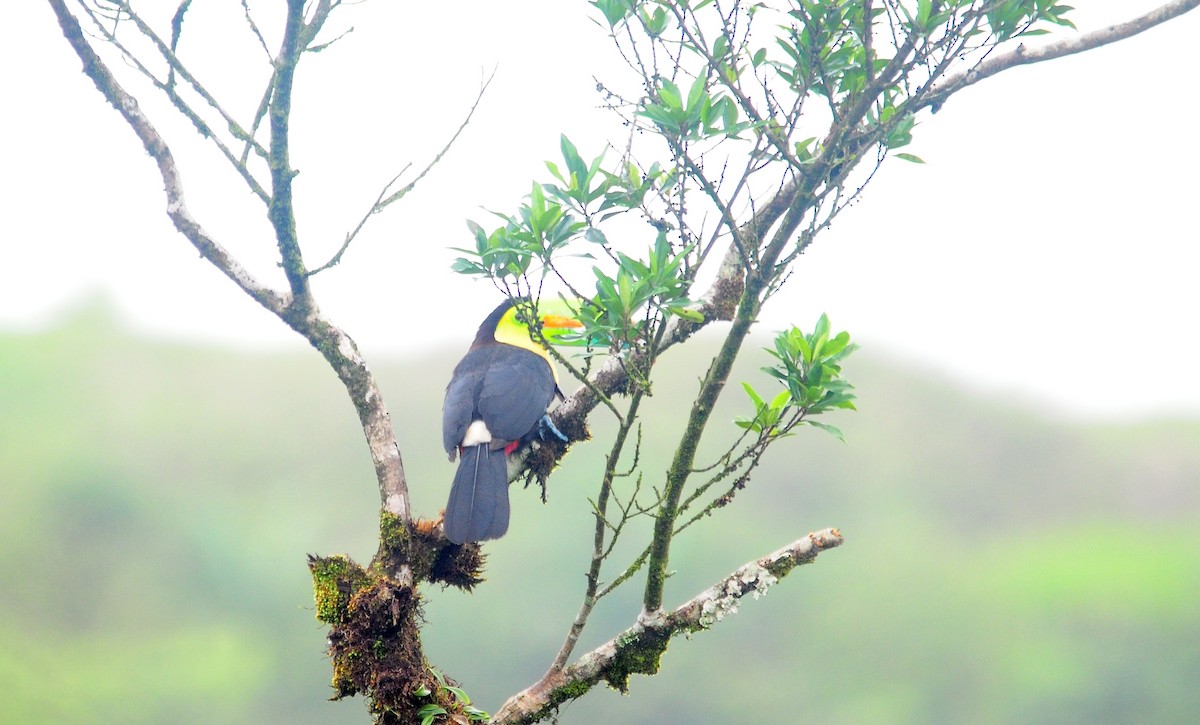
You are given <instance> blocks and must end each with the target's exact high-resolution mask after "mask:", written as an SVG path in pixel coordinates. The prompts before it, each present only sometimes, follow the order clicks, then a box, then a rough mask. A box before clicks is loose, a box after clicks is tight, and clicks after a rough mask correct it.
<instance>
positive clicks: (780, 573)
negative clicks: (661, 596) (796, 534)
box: [492, 529, 842, 725]
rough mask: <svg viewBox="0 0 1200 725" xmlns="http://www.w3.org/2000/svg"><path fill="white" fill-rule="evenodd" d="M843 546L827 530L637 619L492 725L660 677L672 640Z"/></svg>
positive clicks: (515, 700) (527, 693)
mask: <svg viewBox="0 0 1200 725" xmlns="http://www.w3.org/2000/svg"><path fill="white" fill-rule="evenodd" d="M841 543H842V535H841V533H840V532H839V531H838V530H837V529H825V530H823V531H817V532H814V533H811V534H809V535H808V536H805V537H804V538H802V539H798V540H796V541H794V542H792V543H791V544H788V545H787V546H785V547H783V548H782V549H779V550H778V551H775V552H773V553H771V554H768V555H767V556H764V557H762V558H761V559H756V560H754V561H751V562H748V563H746V564H743V565H742V566H741V567H739V568H738V569H737V570H736V571H734V572H733V573H731V574H729V575H728V576H726V577H725V578H723V579H721V581H719V582H717V583H716V584H714V585H713V586H711V587H709V588H708V589H706V590H704V591H703V592H700V593H699V594H697V595H696V596H695V597H692V598H691V599H690V600H688V601H687V602H685V603H684V604H683V605H681V606H679V607H677V608H675V609H674V610H672V611H670V612H667V613H659V615H658V616H657V617H645V616H643V617H640V618H639V621H638V622H637V623H636V624H635V625H633V626H632V627H630V628H629V629H627V630H625V631H624V632H622V633H621V634H619V635H617V636H616V637H614V638H612V639H611V640H609V641H608V642H605V643H604V644H602V645H600V646H599V647H597V648H596V649H594V650H592V651H591V652H588V653H587V654H585V655H583V656H582V657H580V658H579V659H578V660H576V661H575V662H574V663H572V664H571V665H570V666H568V667H566V668H565V669H562V670H559V671H552V672H550V673H547V675H546V677H544V678H542V680H541V681H539V682H538V683H537V684H535V685H533V686H532V687H530V688H529V689H527V690H524V691H523V692H521V693H519V694H517V695H515V696H513V697H512V698H510V699H509V700H508V702H506V703H504V706H503V707H501V708H500V710H499V711H498V712H497V713H496V715H495V716H494V718H493V719H492V722H493V723H495V724H496V725H500V724H501V723H503V724H505V725H509V724H515V723H532V722H537V721H539V720H542V719H545V717H546V716H547V715H549V714H550V713H551V712H553V711H554V710H555V709H556V708H558V707H559V706H560V705H562V704H563V703H565V702H567V701H569V700H574V699H576V698H578V697H581V696H582V695H583V694H584V693H586V692H587V691H588V690H590V689H591V688H592V687H593V686H595V685H596V684H598V683H600V682H606V683H607V684H608V685H609V686H610V687H613V688H614V689H617V690H620V691H622V692H624V691H626V690H627V689H628V687H629V676H630V675H632V674H636V673H641V674H654V673H655V672H657V671H658V666H659V660H660V658H661V657H662V654H663V652H665V651H666V649H667V645H668V643H669V642H670V641H671V639H672V638H674V637H676V636H678V635H680V634H690V633H694V632H699V631H703V630H705V629H709V628H710V627H712V626H714V625H716V624H717V623H718V622H720V621H721V620H722V619H724V618H725V617H727V616H730V615H732V614H734V613H736V612H737V610H738V604H739V602H740V601H741V600H742V599H743V598H745V597H746V596H747V595H749V596H751V597H753V598H755V599H757V598H758V597H761V596H763V595H764V594H766V593H767V590H768V589H770V588H771V587H772V586H773V585H774V584H776V583H777V582H778V581H779V580H780V579H782V578H783V577H785V576H787V574H788V573H790V572H791V571H792V570H793V569H795V568H796V567H797V566H800V565H802V564H808V563H811V562H812V561H814V560H815V559H816V558H817V555H819V554H820V553H821V552H822V551H825V550H827V549H832V548H834V547H836V546H839V545H841Z"/></svg>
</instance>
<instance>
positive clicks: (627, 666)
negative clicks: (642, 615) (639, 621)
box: [604, 627, 671, 693]
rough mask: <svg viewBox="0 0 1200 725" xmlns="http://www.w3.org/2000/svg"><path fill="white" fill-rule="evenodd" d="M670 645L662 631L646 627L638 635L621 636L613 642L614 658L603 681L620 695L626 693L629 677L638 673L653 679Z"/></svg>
mask: <svg viewBox="0 0 1200 725" xmlns="http://www.w3.org/2000/svg"><path fill="white" fill-rule="evenodd" d="M670 641H671V630H670V628H666V627H647V628H645V629H643V630H641V631H640V632H637V633H630V634H625V635H623V636H621V637H620V638H618V639H617V656H616V657H615V658H614V659H613V661H612V664H610V665H609V666H608V667H607V668H605V674H604V679H605V681H606V682H608V685H609V687H611V688H613V689H614V690H617V691H619V692H621V693H628V692H629V676H630V675H632V674H634V673H638V674H643V675H653V674H655V673H657V672H658V665H659V661H660V660H661V659H662V655H663V653H664V652H666V651H667V643H668V642H670Z"/></svg>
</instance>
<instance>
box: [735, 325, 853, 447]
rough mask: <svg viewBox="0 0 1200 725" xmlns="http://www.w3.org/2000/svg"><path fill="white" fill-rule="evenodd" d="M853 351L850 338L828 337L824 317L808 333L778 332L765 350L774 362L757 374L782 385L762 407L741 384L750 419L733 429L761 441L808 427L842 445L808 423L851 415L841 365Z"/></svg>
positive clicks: (831, 430) (829, 428)
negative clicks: (750, 406)
mask: <svg viewBox="0 0 1200 725" xmlns="http://www.w3.org/2000/svg"><path fill="white" fill-rule="evenodd" d="M856 349H858V346H857V345H855V344H853V343H851V342H850V333H848V332H839V333H837V334H836V335H832V336H831V335H830V328H829V318H828V317H827V316H825V315H821V317H820V319H818V320H817V324H816V326H815V327H814V328H813V331H812V332H810V333H805V332H803V331H801V330H800V329H799V328H797V327H794V326H793V327H792V328H790V329H788V330H784V331H783V332H780V333H779V334H778V335H777V336H776V337H775V343H774V346H773V347H770V348H766V350H767V352H768V353H770V354H771V356H772V357H774V358H775V360H776V363H775V364H774V365H771V366H769V367H764V368H762V370H763V372H765V373H766V374H768V375H770V376H771V377H773V378H775V379H776V380H778V381H779V382H780V383H782V384H783V386H784V389H783V390H781V391H779V392H778V393H777V394H776V395H775V396H774V397H773V398H771V400H770V401H769V402H768V401H766V400H764V398H763V397H762V396H761V395H760V394H759V393H758V391H756V390H755V389H754V387H753V386H751V385H750V384H749V383H745V382H744V383H742V387H743V388H744V389H745V391H746V394H747V395H748V396H749V397H750V400H751V402H752V403H753V404H754V415H753V416H751V417H742V418H738V419H737V420H736V424H737V425H738V427H740V428H743V429H745V430H749V431H753V432H755V433H759V434H762V435H767V436H772V437H775V436H786V435H791V429H792V428H793V427H795V426H796V425H811V426H814V427H817V428H820V429H821V430H824V431H827V432H829V433H831V434H833V435H835V436H837V437H838V438H839V439H842V440H845V438H844V437H843V436H842V432H841V431H840V430H838V429H837V428H835V427H834V426H831V425H828V424H826V423H821V422H818V421H815V420H812V418H813V416H817V415H820V414H822V413H826V412H829V411H831V410H854V409H855V407H854V393H852V392H851V391H852V390H853V389H854V386H853V385H851V384H850V383H849V382H848V381H846V380H845V379H844V378H843V377H842V361H843V360H844V359H845V358H846V357H848V356H849V355H850V354H851V353H852V352H854V351H855V350H856Z"/></svg>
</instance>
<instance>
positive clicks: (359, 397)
mask: <svg viewBox="0 0 1200 725" xmlns="http://www.w3.org/2000/svg"><path fill="white" fill-rule="evenodd" d="M294 1H295V0H294ZM48 2H49V3H50V6H51V8H53V10H54V13H55V15H56V16H57V17H58V22H59V26H60V27H61V29H62V31H63V35H64V36H65V37H66V39H67V42H68V43H70V45H71V47H72V49H73V50H74V51H75V53H76V55H77V56H79V59H80V60H81V61H82V63H83V71H84V73H85V74H86V75H87V76H88V77H89V78H91V80H92V82H93V83H94V84H95V85H96V88H97V89H98V90H99V91H100V93H101V94H102V95H103V96H104V97H105V99H107V100H108V102H109V103H110V104H112V106H113V107H114V108H116V109H117V111H118V112H119V113H120V114H121V116H122V117H123V118H124V119H125V120H126V122H127V123H128V124H129V126H130V128H131V129H132V130H133V132H134V133H135V134H137V137H138V138H139V139H140V140H141V142H142V145H143V146H144V147H145V149H146V151H147V153H149V154H150V156H151V158H153V159H154V161H155V162H156V163H157V164H158V169H159V173H160V174H161V176H162V179H163V188H164V191H165V193H166V195H167V215H168V216H169V217H170V218H171V221H172V222H173V223H174V225H175V228H176V229H178V230H179V232H180V233H181V234H183V236H184V237H185V238H187V240H188V241H189V242H191V243H192V245H193V246H194V247H196V249H197V250H198V251H199V252H200V255H201V256H202V257H203V258H204V259H206V260H208V261H209V262H210V263H212V264H213V266H215V267H216V268H217V269H219V270H220V271H221V272H222V273H223V274H224V275H225V276H226V277H229V279H231V280H232V281H233V282H234V284H236V285H237V286H238V287H239V288H241V289H242V291H244V292H245V293H246V294H248V295H250V297H252V298H253V299H254V300H255V301H257V302H258V303H259V304H261V305H262V306H263V307H265V308H266V309H268V310H270V311H271V312H273V313H274V314H275V315H277V316H278V317H279V318H280V319H282V320H283V321H284V322H285V323H286V324H287V325H288V326H289V327H291V328H292V329H294V330H296V331H297V332H299V333H300V334H301V335H303V336H304V337H305V338H306V339H307V340H308V341H309V342H310V343H311V344H312V345H313V347H315V348H317V350H319V351H320V352H321V354H322V355H323V356H324V357H325V359H326V360H327V361H328V362H329V364H330V365H331V366H332V367H333V369H334V371H335V372H336V373H337V375H338V378H339V379H340V380H341V381H342V384H343V385H345V386H346V389H347V391H348V393H349V395H350V398H351V401H352V402H353V403H354V407H355V409H356V410H357V412H358V415H359V421H360V423H361V424H362V428H363V434H364V436H365V437H366V440H367V445H368V448H369V449H370V452H371V459H372V461H373V462H374V464H375V473H376V477H377V480H378V484H379V492H380V499H381V502H382V505H383V508H384V510H386V511H388V512H389V513H391V514H394V515H395V516H397V517H399V519H400V520H401V521H402V522H403V523H404V524H406V525H407V524H408V523H409V521H410V519H411V511H410V505H409V497H408V484H407V479H406V477H405V474H404V465H403V462H402V459H401V457H400V448H399V446H398V444H397V442H396V436H395V432H394V431H393V430H392V425H391V419H390V417H389V415H388V411H387V407H386V406H385V405H384V402H383V396H382V395H381V394H380V391H379V389H378V387H377V385H376V383H375V379H374V376H373V375H372V373H371V371H370V369H369V368H368V367H367V364H366V361H365V360H363V358H362V356H361V355H360V354H359V352H358V348H357V347H356V345H355V344H354V341H353V340H352V339H350V337H349V336H348V335H347V334H346V333H345V332H344V331H342V330H341V329H340V328H338V327H337V326H336V325H334V324H333V323H332V322H330V321H329V320H328V319H327V318H325V317H324V316H323V315H322V314H321V313H320V312H319V310H317V308H316V305H315V304H313V303H312V301H311V299H306V300H305V301H304V303H303V304H300V305H297V304H296V298H295V297H294V296H293V295H290V294H287V293H284V292H279V291H276V290H274V289H272V288H270V287H268V286H266V285H264V284H262V283H261V282H259V281H258V280H256V279H255V278H254V277H253V276H252V275H251V274H250V273H249V271H247V270H246V269H245V268H244V267H243V266H242V265H241V263H240V262H238V261H237V259H236V258H234V256H233V255H232V254H230V253H229V251H228V250H227V249H225V247H224V246H222V245H221V244H220V243H218V242H217V241H216V240H214V239H213V238H212V237H210V236H209V235H208V233H207V232H205V231H204V229H203V228H202V227H201V226H200V224H199V223H198V222H197V221H196V220H195V218H193V217H192V215H191V213H190V212H189V211H188V209H187V207H186V205H185V204H184V196H183V183H182V179H181V178H180V175H179V170H178V168H177V167H176V164H175V159H174V157H173V156H172V154H171V150H170V148H169V147H168V146H167V143H166V141H165V140H164V139H163V138H162V136H161V135H160V134H159V133H158V130H157V129H156V128H155V127H154V125H153V124H152V123H151V122H150V120H149V119H148V118H147V117H146V116H145V114H143V113H142V111H141V109H140V108H139V106H138V103H137V100H136V99H135V98H133V97H132V96H131V95H129V93H127V92H126V91H125V89H124V88H122V87H121V85H120V84H119V83H118V82H117V80H116V78H115V77H114V76H113V75H112V73H111V72H110V71H109V69H108V67H107V66H105V64H104V62H103V61H101V59H100V58H99V56H98V55H96V52H95V51H94V50H93V49H92V47H91V45H89V44H88V42H87V39H86V38H85V37H84V35H83V30H82V29H81V28H80V26H79V22H78V20H77V19H76V18H75V16H73V15H72V14H71V13H70V12H69V11H68V10H67V8H66V5H65V3H64V1H63V0H48ZM296 4H297V5H302V3H298V2H296ZM293 68H294V66H293ZM277 75H279V74H277ZM288 83H289V84H290V74H289V76H288ZM272 110H274V109H272ZM278 130H281V131H282V133H283V134H284V135H286V124H284V125H283V126H282V128H279V127H273V131H278ZM273 142H274V139H273ZM280 145H281V146H282V153H279V155H278V158H280V159H282V161H283V164H282V166H281V167H280V168H281V169H285V170H286V169H287V164H286V160H287V153H286V143H283V144H280ZM272 151H273V158H276V157H275V156H274V154H275V153H278V149H277V148H276V147H275V145H274V143H273V148H272ZM291 173H292V172H291V171H290V170H288V171H287V182H288V183H289V184H290V180H291ZM276 196H278V193H277V194H276ZM288 203H289V205H290V196H289V201H288ZM291 225H292V226H291V228H290V229H291V232H290V233H291V237H290V244H291V245H294V248H295V252H296V254H298V253H299V247H298V245H297V244H296V241H295V236H294V235H295V228H294V221H292V222H291ZM284 230H285V232H286V231H287V227H286V226H285V228H284ZM284 249H285V247H284V245H282V244H281V246H280V250H281V253H284ZM303 289H307V285H304V287H303ZM402 574H403V573H402Z"/></svg>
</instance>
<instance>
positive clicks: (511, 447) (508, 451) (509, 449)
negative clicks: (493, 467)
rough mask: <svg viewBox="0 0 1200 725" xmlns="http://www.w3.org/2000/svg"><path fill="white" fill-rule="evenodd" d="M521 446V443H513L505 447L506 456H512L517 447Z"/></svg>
mask: <svg viewBox="0 0 1200 725" xmlns="http://www.w3.org/2000/svg"><path fill="white" fill-rule="evenodd" d="M519 445H521V441H513V442H512V443H509V444H508V445H506V446H504V455H506V456H511V455H512V454H513V451H515V450H517V446H519Z"/></svg>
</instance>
